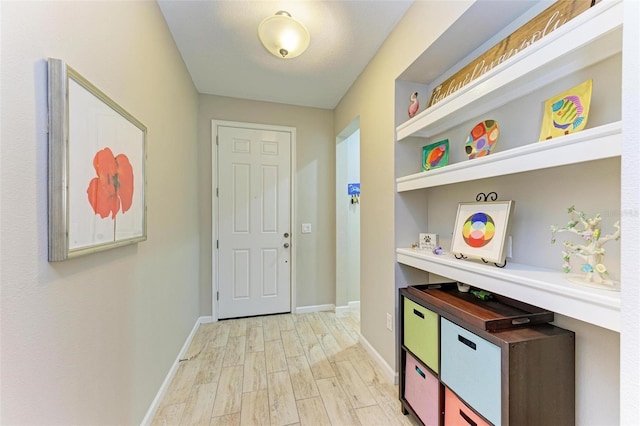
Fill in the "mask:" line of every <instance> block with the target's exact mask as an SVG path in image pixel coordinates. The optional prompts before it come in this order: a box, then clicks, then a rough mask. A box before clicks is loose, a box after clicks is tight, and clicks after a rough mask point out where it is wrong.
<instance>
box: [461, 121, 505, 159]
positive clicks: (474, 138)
mask: <svg viewBox="0 0 640 426" xmlns="http://www.w3.org/2000/svg"><path fill="white" fill-rule="evenodd" d="M499 134H500V131H499V130H498V123H496V121H495V120H485V121H482V122H480V123H478V124H476V125H475V127H474V128H473V130H471V133H470V134H469V136H467V141H466V142H465V145H464V150H465V152H466V153H467V155H468V156H469V159H470V160H471V159H473V158H479V157H484V156H485V155H488V154H489V153H490V152H491V150H492V149H493V148H494V147H495V145H496V142H497V141H498V135H499Z"/></svg>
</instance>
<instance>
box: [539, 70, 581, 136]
mask: <svg viewBox="0 0 640 426" xmlns="http://www.w3.org/2000/svg"><path fill="white" fill-rule="evenodd" d="M592 87H593V80H591V79H589V80H587V81H585V82H584V83H581V84H579V85H577V86H575V87H572V88H571V89H569V90H567V91H564V92H562V93H560V94H559V95H556V96H554V97H553V98H550V99H547V101H546V102H545V103H544V113H543V116H542V129H541V130H540V139H539V140H540V141H545V140H548V139H552V138H557V137H559V136H564V135H568V134H569V133H575V132H579V131H580V130H582V129H584V127H585V126H586V124H587V117H588V116H589V105H590V104H591V89H592Z"/></svg>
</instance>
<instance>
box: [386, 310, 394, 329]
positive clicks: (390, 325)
mask: <svg viewBox="0 0 640 426" xmlns="http://www.w3.org/2000/svg"><path fill="white" fill-rule="evenodd" d="M387 329H388V330H389V331H393V317H392V316H391V314H389V313H387Z"/></svg>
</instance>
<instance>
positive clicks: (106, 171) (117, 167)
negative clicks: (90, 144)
mask: <svg viewBox="0 0 640 426" xmlns="http://www.w3.org/2000/svg"><path fill="white" fill-rule="evenodd" d="M93 167H94V168H95V169H96V174H97V175H98V177H94V178H93V179H91V181H90V182H89V188H87V195H88V197H89V204H91V207H93V211H94V212H95V213H96V214H99V215H100V217H101V218H103V219H104V218H105V217H107V216H109V214H111V219H115V218H116V214H117V213H118V212H119V211H120V207H122V213H126V212H127V210H129V209H130V208H131V203H132V202H133V167H132V166H131V163H130V162H129V159H128V158H127V156H126V155H124V154H118V155H117V156H115V157H114V155H113V152H111V150H110V149H109V148H105V149H103V150H100V151H98V152H97V153H96V155H95V157H93Z"/></svg>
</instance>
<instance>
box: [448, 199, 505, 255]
mask: <svg viewBox="0 0 640 426" xmlns="http://www.w3.org/2000/svg"><path fill="white" fill-rule="evenodd" d="M514 206H515V201H513V200H509V201H493V202H485V203H460V204H459V205H458V214H457V217H456V222H455V225H454V230H453V239H452V240H451V252H452V253H454V254H458V255H462V256H466V257H471V258H476V259H482V260H484V261H486V262H496V263H504V260H505V258H506V244H505V243H506V239H507V235H509V224H510V222H511V215H512V214H513V210H514Z"/></svg>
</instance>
